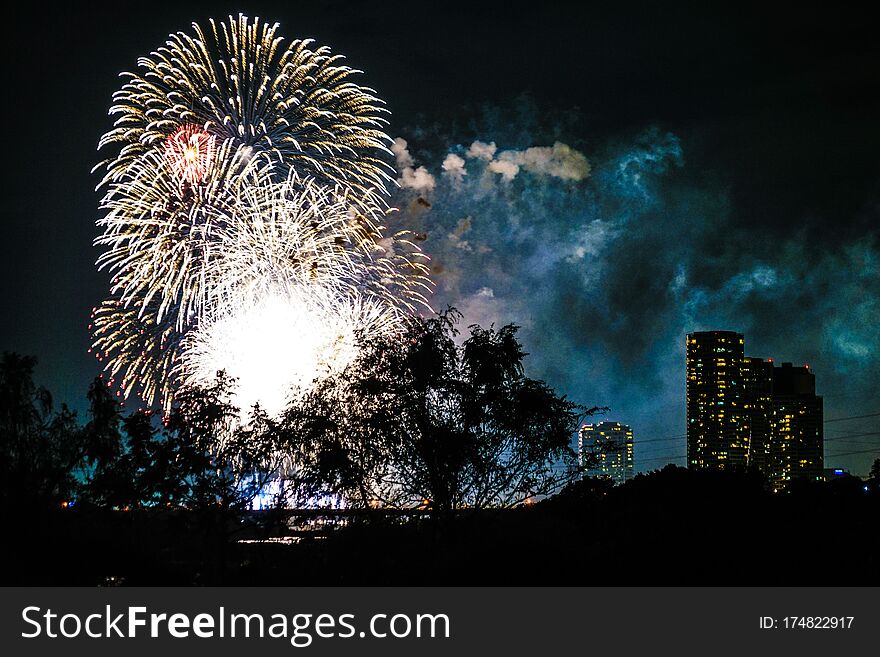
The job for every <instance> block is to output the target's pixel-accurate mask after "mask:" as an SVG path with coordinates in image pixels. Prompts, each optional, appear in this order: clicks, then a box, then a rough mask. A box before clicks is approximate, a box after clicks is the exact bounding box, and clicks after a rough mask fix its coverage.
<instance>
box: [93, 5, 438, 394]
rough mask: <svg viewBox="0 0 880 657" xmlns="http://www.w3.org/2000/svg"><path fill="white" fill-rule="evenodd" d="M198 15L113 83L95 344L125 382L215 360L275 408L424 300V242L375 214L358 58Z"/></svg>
mask: <svg viewBox="0 0 880 657" xmlns="http://www.w3.org/2000/svg"><path fill="white" fill-rule="evenodd" d="M210 27H211V29H210V31H209V32H204V31H203V30H202V29H201V28H200V27H199V26H197V25H194V30H195V35H194V36H189V35H186V34H183V33H178V34H175V35H172V36H171V37H169V41H168V42H167V43H166V45H165V46H164V47H162V48H159V49H158V50H157V51H155V52H154V53H152V54H151V56H150V57H146V58H142V59H141V60H139V64H140V68H141V72H140V73H133V74H126V76H127V78H128V81H127V82H126V83H125V84H124V85H123V87H122V89H121V90H120V91H118V92H117V93H116V94H115V95H114V101H115V102H114V105H113V106H112V107H111V110H110V113H111V115H114V116H116V117H117V119H116V122H115V124H114V128H113V129H112V130H111V131H110V132H108V133H107V134H106V135H105V136H104V137H103V138H102V139H101V142H100V146H101V147H104V146H109V145H114V144H115V145H117V146H118V151H117V154H116V155H115V156H114V157H112V158H110V159H108V160H105V161H104V162H103V163H102V164H103V166H104V167H105V168H106V173H105V176H104V178H103V180H102V183H101V186H102V187H104V189H105V193H104V197H103V199H102V201H101V209H102V210H103V211H104V212H105V214H104V216H103V217H102V218H101V219H99V220H98V222H97V223H98V226H99V228H101V229H102V231H103V232H102V234H101V235H100V236H99V237H98V238H97V239H96V244H97V245H98V246H100V247H102V249H103V253H102V255H101V256H100V258H99V259H98V263H97V264H98V266H99V268H103V269H107V270H108V271H110V272H111V274H112V276H113V278H112V284H111V289H110V297H109V298H108V300H107V301H105V302H104V303H103V304H102V305H100V306H99V307H98V308H97V309H95V311H94V313H93V323H92V330H93V334H94V336H95V339H94V349H95V351H96V353H97V354H98V356H99V358H101V359H102V361H103V362H105V363H106V368H107V369H108V370H109V371H110V372H111V374H112V376H113V377H114V378H117V379H119V382H120V384H121V391H122V392H123V393H124V394H126V395H128V394H130V393H131V392H132V391H134V390H139V391H140V392H141V394H142V395H143V396H144V398H145V400H146V401H148V402H153V401H161V403H162V404H163V405H164V406H165V407H166V408H167V407H168V406H169V405H170V403H171V401H172V399H173V394H174V390H175V389H176V387H177V386H178V385H179V384H180V383H207V382H208V381H210V380H211V379H212V378H213V376H214V375H215V374H216V372H217V371H218V370H219V369H226V370H227V371H228V372H229V373H230V374H231V375H232V376H235V377H237V378H239V379H240V388H241V397H242V399H241V400H240V401H242V402H244V403H243V404H242V406H243V407H244V408H246V407H247V406H249V405H250V404H251V403H253V402H257V401H260V400H263V402H264V406H269V407H271V410H279V408H280V407H279V405H278V404H279V401H278V399H279V395H281V397H284V396H286V395H287V394H288V392H289V390H290V389H291V387H294V386H301V385H307V384H308V383H309V382H311V381H312V380H313V379H314V378H315V377H316V376H318V375H320V374H321V373H327V372H330V371H335V368H337V367H338V366H340V364H342V365H343V366H344V364H345V363H347V362H349V361H350V360H351V353H352V351H351V350H352V349H354V344H355V336H357V335H359V334H361V333H369V334H375V333H376V332H388V331H392V330H395V327H397V328H399V327H400V326H401V323H402V322H404V321H406V317H407V313H410V312H412V311H413V310H414V309H415V308H416V307H417V306H419V305H424V306H427V305H428V303H427V300H426V296H425V295H426V294H428V293H429V291H430V289H431V284H430V281H429V280H428V276H427V273H428V269H427V266H426V260H427V258H426V256H424V255H423V254H422V253H421V252H420V250H419V249H418V247H417V246H416V245H415V244H414V243H413V242H412V241H410V239H409V233H407V232H406V231H401V232H397V233H394V234H386V229H385V227H384V226H383V225H382V224H383V221H384V219H385V217H386V216H387V215H388V213H389V212H390V210H389V209H388V206H387V201H386V197H387V190H386V186H385V185H386V183H387V182H388V181H389V180H390V179H389V177H388V170H389V169H388V167H387V165H385V164H384V163H383V161H382V160H381V159H380V156H381V154H382V151H383V150H386V146H387V144H388V143H390V140H389V138H388V136H387V135H386V134H385V133H384V132H383V131H382V127H383V125H384V120H383V119H382V118H381V116H380V114H381V113H382V112H383V111H384V110H383V109H382V107H381V105H382V103H381V101H380V100H379V99H378V98H377V97H375V95H374V94H373V92H372V91H371V90H369V89H365V88H363V87H359V86H357V85H356V84H354V83H353V82H351V80H350V77H351V75H352V74H353V73H354V72H355V71H353V70H352V69H350V68H348V67H345V66H342V65H341V64H340V63H339V62H340V57H339V56H334V55H331V54H330V52H329V50H328V49H327V48H315V49H311V47H310V46H311V42H309V41H293V42H291V43H290V44H289V45H288V46H286V47H285V46H284V45H283V41H282V39H281V38H280V37H278V36H276V30H277V26H274V25H273V26H268V25H266V24H261V23H260V22H259V21H258V20H257V21H253V22H250V21H249V20H248V19H247V18H245V17H243V16H240V17H238V18H237V19H232V18H230V19H229V21H228V22H226V23H219V24H217V23H215V22H214V21H211V23H210ZM255 349H256V350H257V351H258V352H259V353H256V352H255V351H254V350H255ZM255 367H256V368H257V369H254V368H255ZM256 372H259V373H260V374H259V376H257V374H256ZM263 398H266V399H263Z"/></svg>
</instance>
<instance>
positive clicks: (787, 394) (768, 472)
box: [687, 331, 824, 490]
mask: <svg viewBox="0 0 880 657" xmlns="http://www.w3.org/2000/svg"><path fill="white" fill-rule="evenodd" d="M822 427H823V411H822V398H821V397H818V396H817V395H816V377H815V376H814V375H813V372H812V371H811V370H810V368H809V366H807V365H805V366H803V367H793V366H792V364H791V363H783V364H782V366H781V367H775V366H774V365H773V360H772V359H767V360H764V359H763V358H754V357H751V356H746V355H745V354H744V338H743V336H742V335H741V334H739V333H735V332H732V331H700V332H695V333H689V334H688V336H687V458H688V467H689V468H692V469H695V470H704V469H708V470H725V469H744V468H747V467H750V468H756V469H758V470H759V471H760V472H762V473H763V474H764V475H765V476H766V477H767V478H768V479H769V480H770V482H771V484H772V486H773V488H774V490H782V489H784V488H787V487H788V485H789V483H790V482H791V480H793V479H809V480H813V481H821V480H822V476H823V451H824V442H823V440H824V438H823V431H822Z"/></svg>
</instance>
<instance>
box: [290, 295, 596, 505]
mask: <svg viewBox="0 0 880 657" xmlns="http://www.w3.org/2000/svg"><path fill="white" fill-rule="evenodd" d="M460 317H461V315H460V314H459V313H458V311H456V310H455V309H452V308H450V309H448V310H447V311H445V312H442V313H440V314H438V315H437V316H435V317H431V318H428V319H419V320H415V321H413V323H412V324H411V325H410V327H409V328H408V330H407V331H406V332H405V333H404V334H403V335H400V336H395V337H394V338H392V339H368V340H365V341H364V344H363V349H362V351H361V355H360V356H359V357H358V358H357V359H356V360H355V362H354V363H352V365H351V366H349V367H348V368H347V369H346V370H345V371H344V372H343V373H342V374H340V375H338V376H331V377H328V378H326V379H324V380H323V381H320V382H318V383H317V385H316V386H315V387H314V389H313V390H312V391H311V392H310V393H308V394H306V395H304V396H303V397H302V398H301V399H300V400H298V401H297V402H296V403H294V404H292V405H291V406H290V407H289V408H288V410H287V412H286V414H285V417H284V429H285V436H286V439H287V441H288V445H289V448H290V449H291V451H292V452H293V453H295V454H296V457H297V458H296V460H297V462H298V463H299V464H300V466H301V468H302V471H303V476H304V478H305V479H306V480H307V481H310V482H311V483H312V484H313V485H314V486H315V487H316V488H321V487H323V488H324V489H325V490H328V491H330V492H333V493H336V494H340V495H342V496H344V497H345V498H346V499H348V501H349V502H350V503H352V504H355V505H358V506H361V507H365V506H373V505H383V506H390V507H398V508H399V507H410V508H412V507H420V506H421V507H423V508H425V509H427V510H430V511H431V512H432V513H433V514H435V515H437V516H444V517H447V516H449V515H450V514H451V513H452V512H453V511H454V510H456V509H461V508H483V507H487V506H513V505H516V504H519V503H521V502H523V501H525V500H526V499H528V498H530V497H533V496H536V495H543V494H548V493H551V492H553V491H555V490H557V489H558V488H560V487H561V486H562V485H564V484H565V483H566V482H568V481H570V480H572V479H573V478H575V477H577V476H579V474H580V466H579V465H578V464H577V462H576V454H575V453H574V451H573V450H572V448H571V440H572V436H573V434H574V432H575V430H576V429H577V427H578V426H579V422H580V420H581V419H582V417H583V416H585V415H587V414H591V413H593V412H594V411H596V410H597V409H595V408H594V409H586V408H584V407H582V406H579V405H577V404H575V403H573V402H571V401H569V400H567V399H565V398H564V397H558V396H557V395H556V394H555V393H554V392H553V390H551V389H550V388H549V387H548V386H547V385H546V384H545V383H544V382H542V381H536V380H533V379H530V378H527V377H526V376H525V375H524V371H523V365H522V361H523V359H524V358H525V356H526V354H525V352H524V351H523V349H522V346H521V344H520V343H519V341H518V340H517V339H516V332H517V327H516V326H514V325H507V326H504V327H502V328H501V329H499V330H496V329H495V328H494V327H490V328H488V329H484V328H481V327H479V326H476V325H474V326H471V327H469V332H470V335H469V337H468V338H467V339H466V340H464V341H463V343H461V344H459V343H458V342H457V341H456V337H457V335H458V331H457V328H456V325H457V322H458V321H459V319H460Z"/></svg>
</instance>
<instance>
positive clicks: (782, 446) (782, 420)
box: [768, 363, 825, 490]
mask: <svg viewBox="0 0 880 657" xmlns="http://www.w3.org/2000/svg"><path fill="white" fill-rule="evenodd" d="M823 426H824V422H823V408H822V398H821V397H818V396H817V395H816V377H815V375H814V374H813V372H812V371H810V367H809V366H808V365H804V366H803V367H794V366H792V364H791V363H783V364H782V367H774V368H773V400H772V409H771V414H770V470H769V473H768V475H769V477H770V483H771V484H772V486H773V488H774V490H780V489H782V488H785V487H786V486H787V485H788V483H789V482H790V481H791V480H792V479H808V480H810V481H822V480H823V479H824V472H823V471H824V467H825V466H824V454H823V452H824V435H823V434H824V432H823Z"/></svg>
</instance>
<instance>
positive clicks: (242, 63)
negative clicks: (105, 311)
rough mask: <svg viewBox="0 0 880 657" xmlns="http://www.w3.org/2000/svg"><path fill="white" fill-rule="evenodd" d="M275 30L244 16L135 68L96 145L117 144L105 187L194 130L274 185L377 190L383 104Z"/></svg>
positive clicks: (339, 67) (319, 52) (327, 57)
mask: <svg viewBox="0 0 880 657" xmlns="http://www.w3.org/2000/svg"><path fill="white" fill-rule="evenodd" d="M277 29H278V25H277V24H275V25H270V24H268V23H261V22H260V21H259V19H256V20H254V21H250V20H249V19H248V18H247V17H245V16H239V17H238V18H232V17H230V18H229V19H228V21H226V22H221V23H217V22H215V21H214V20H211V21H210V29H209V30H207V31H206V30H203V29H202V28H201V27H200V26H199V25H197V24H195V23H194V24H193V31H194V34H186V33H184V32H178V33H176V34H172V35H170V36H169V38H168V41H167V42H166V43H165V45H164V46H163V47H161V48H158V49H157V50H156V51H154V52H153V53H151V54H150V56H149V57H142V58H141V59H139V60H138V65H139V67H140V70H139V71H138V72H134V73H124V74H123V76H124V77H126V78H127V80H128V81H127V82H126V83H125V84H124V85H123V86H122V88H121V89H120V90H119V91H117V92H116V93H115V94H114V104H113V106H112V107H111V108H110V114H111V115H113V116H115V117H117V118H116V122H115V124H114V125H115V127H114V128H113V129H112V130H111V131H110V132H108V133H107V134H106V135H104V137H103V138H102V139H101V142H100V146H105V145H111V144H117V145H119V146H120V151H119V154H118V155H117V156H116V157H115V158H112V159H110V160H108V161H106V162H105V163H104V164H105V165H106V167H107V173H106V178H105V180H107V181H109V180H119V179H123V178H126V177H129V168H130V167H131V166H133V165H134V166H136V163H137V161H138V160H139V159H140V158H141V157H142V156H143V155H145V154H147V153H149V152H151V151H152V150H153V149H154V148H155V147H156V146H157V145H160V144H165V143H166V142H167V140H168V139H169V138H172V137H174V136H175V135H177V134H178V133H179V131H180V130H182V129H186V128H187V127H188V126H196V127H197V129H198V130H201V131H203V132H204V133H206V134H209V135H212V136H214V137H215V138H216V139H217V140H218V141H220V142H223V143H225V142H231V143H232V144H233V145H234V146H235V147H246V148H249V149H252V152H253V153H254V154H265V155H267V156H268V157H270V158H271V159H272V160H273V161H275V162H276V163H277V164H278V165H279V167H278V169H277V171H278V174H279V176H280V177H281V178H282V179H283V178H285V177H286V176H287V174H288V171H289V170H290V169H292V168H295V169H296V170H297V171H298V172H299V174H300V175H305V176H311V177H314V178H317V179H319V180H324V181H327V182H329V183H331V184H334V185H337V184H339V185H343V186H346V187H352V188H353V189H355V190H357V191H358V192H359V193H360V194H361V195H364V194H370V193H373V192H374V191H375V190H382V191H384V189H385V187H386V185H387V184H388V183H389V182H390V181H391V177H390V173H391V171H392V170H391V169H390V167H389V166H388V165H387V164H386V163H385V162H384V161H383V160H382V159H381V158H380V157H379V154H380V153H381V152H382V151H387V150H388V146H389V145H390V143H391V140H390V139H389V138H388V135H387V134H385V132H384V127H385V125H386V120H385V119H384V118H383V114H385V113H386V110H385V108H384V106H383V105H384V103H383V102H382V101H381V100H380V99H379V98H378V97H377V96H376V95H375V93H374V92H373V90H372V89H369V88H366V87H363V86H360V85H358V84H355V83H354V82H353V81H352V77H353V76H354V75H355V74H356V73H359V71H356V70H354V69H352V68H349V67H348V66H344V65H343V64H342V59H343V57H342V56H341V55H334V54H332V53H331V52H330V49H329V48H327V47H313V42H312V41H311V40H294V41H291V42H289V43H288V44H286V45H285V43H284V40H283V38H281V37H280V36H278V35H277Z"/></svg>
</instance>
